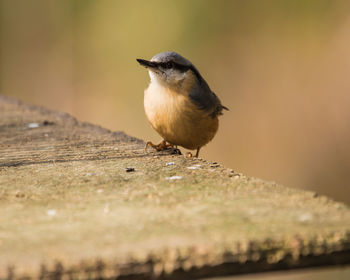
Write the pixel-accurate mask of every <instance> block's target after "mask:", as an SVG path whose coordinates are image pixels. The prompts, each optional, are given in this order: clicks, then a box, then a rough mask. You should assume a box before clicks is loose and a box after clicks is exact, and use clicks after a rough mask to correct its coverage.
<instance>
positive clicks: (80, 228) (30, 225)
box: [0, 96, 350, 279]
mask: <svg viewBox="0 0 350 280" xmlns="http://www.w3.org/2000/svg"><path fill="white" fill-rule="evenodd" d="M129 167H131V168H133V169H134V171H131V172H127V171H126V168H129ZM296 176H297V175H296ZM0 209H1V210H0V211H1V215H0V279H20V278H23V277H27V278H33V279H35V278H41V279H58V278H64V279H68V278H74V279H76V278H80V279H86V278H111V277H113V278H119V279H135V277H138V278H137V279H150V278H152V279H195V278H202V277H210V276H222V275H234V274H242V273H252V272H263V271H271V270H281V269H291V268H304V267H312V266H326V265H336V264H348V263H350V211H349V208H348V207H347V206H346V205H344V204H342V203H338V202H334V201H332V200H330V199H328V198H327V197H324V196H318V195H317V194H315V193H312V192H306V191H301V190H296V189H291V188H287V187H284V186H280V185H278V184H276V183H274V182H265V181H263V180H260V179H256V178H248V177H246V176H244V175H242V174H238V173H236V172H234V171H233V170H231V169H227V168H225V167H223V166H221V165H219V164H216V163H210V162H207V161H205V160H202V159H194V158H186V157H184V156H179V155H169V154H167V153H163V154H159V153H156V152H153V151H151V150H149V151H145V150H144V142H143V141H141V140H138V139H136V138H133V137H130V136H128V135H126V134H124V133H122V132H111V131H109V130H107V129H104V128H101V127H98V126H94V125H91V124H88V123H82V122H79V121H77V120H76V119H74V118H73V117H71V116H69V115H67V114H63V113H58V112H53V111H50V110H47V109H44V108H40V107H36V106H31V105H26V104H23V103H21V102H19V101H16V100H13V99H10V98H7V97H4V96H0Z"/></svg>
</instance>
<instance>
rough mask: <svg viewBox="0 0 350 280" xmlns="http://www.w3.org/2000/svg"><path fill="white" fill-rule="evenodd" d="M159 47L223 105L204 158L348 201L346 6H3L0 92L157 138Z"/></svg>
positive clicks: (64, 0) (67, 1)
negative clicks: (153, 72) (152, 103)
mask: <svg viewBox="0 0 350 280" xmlns="http://www.w3.org/2000/svg"><path fill="white" fill-rule="evenodd" d="M165 50H174V51H177V52H179V53H180V54H182V55H183V56H185V57H187V58H189V59H190V60H191V61H192V62H193V63H194V64H195V65H196V66H197V67H198V68H199V69H200V71H201V73H202V75H203V76H204V78H205V79H206V80H207V81H208V83H209V85H210V86H211V88H212V90H213V91H214V92H216V93H217V94H218V96H219V97H220V98H221V100H222V102H223V104H224V105H226V106H227V107H229V108H230V111H229V112H226V113H225V115H224V116H222V118H221V119H220V121H221V125H220V129H219V132H218V134H217V136H216V138H215V139H214V140H213V141H212V142H211V143H210V144H209V145H207V146H206V147H205V148H203V149H202V151H201V156H202V157H203V158H205V159H208V160H210V161H217V162H221V163H223V164H225V165H226V166H228V167H230V168H233V169H234V170H235V171H237V172H242V173H244V174H246V175H249V176H256V177H261V178H264V179H267V180H273V181H276V182H278V183H282V184H285V185H288V186H291V187H296V188H303V189H309V190H314V191H317V192H319V193H320V194H325V195H329V196H331V197H333V198H334V199H336V200H340V201H344V202H347V203H350V196H349V191H348V188H349V185H350V145H349V143H350V76H349V74H350V1H348V0H344V1H341V0H308V1H305V0H289V1H288V0H285V1H280V0H275V1H270V0H264V1H260V0H256V1H252V0H248V1H243V0H240V1H227V0H223V1H204V0H192V1H187V0H182V1H180V0H179V1H164V0H161V1H149V0H148V1H141V0H140V1H108V0H107V1H89V0H82V1H74V0H56V1H49V0H31V1H27V0H22V1H21V0H0V92H1V93H2V94H5V95H9V96H13V97H16V98H20V99H21V100H24V101H26V102H30V103H34V104H38V105H43V106H46V107H49V108H51V109H55V110H60V111H65V112H68V113H71V114H72V115H74V116H76V117H77V118H78V119H80V120H83V121H88V122H92V123H95V124H99V125H102V126H104V127H107V128H110V129H112V130H122V131H125V132H126V133H128V134H130V135H133V136H136V137H138V138H142V139H144V140H152V141H154V142H157V141H159V140H160V137H159V136H158V135H157V134H156V133H155V132H154V131H153V130H152V129H151V127H150V126H149V124H148V123H147V121H146V118H145V116H144V111H143V91H144V89H145V88H146V87H147V85H148V83H149V77H148V74H147V72H146V71H145V69H143V68H141V67H139V65H138V64H137V63H136V61H135V59H136V58H145V59H149V58H151V57H152V56H153V55H154V54H156V53H159V52H161V51H165ZM0 114H1V112H0ZM0 116H1V115H0Z"/></svg>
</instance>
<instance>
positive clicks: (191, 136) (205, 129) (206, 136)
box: [144, 83, 219, 149]
mask: <svg viewBox="0 0 350 280" xmlns="http://www.w3.org/2000/svg"><path fill="white" fill-rule="evenodd" d="M144 107H145V113H146V116H147V119H148V121H149V122H150V124H151V125H152V127H153V128H154V129H155V130H156V131H157V132H158V133H159V134H160V135H161V136H162V137H163V138H164V139H165V140H166V141H167V142H169V143H171V144H174V145H179V146H182V147H184V148H187V149H196V148H198V147H202V146H204V145H205V144H207V143H208V142H209V141H210V140H212V139H213V137H214V136H215V134H216V132H217V129H218V124H219V123H218V118H217V117H215V118H212V117H211V116H209V115H208V113H207V112H205V111H203V110H200V109H198V108H197V107H196V106H195V105H194V104H193V103H192V101H191V100H190V99H189V97H188V95H187V94H183V93H181V92H175V91H172V90H170V89H169V88H166V87H163V86H161V85H159V84H158V83H151V84H150V86H149V87H148V88H147V89H146V91H145V95H144Z"/></svg>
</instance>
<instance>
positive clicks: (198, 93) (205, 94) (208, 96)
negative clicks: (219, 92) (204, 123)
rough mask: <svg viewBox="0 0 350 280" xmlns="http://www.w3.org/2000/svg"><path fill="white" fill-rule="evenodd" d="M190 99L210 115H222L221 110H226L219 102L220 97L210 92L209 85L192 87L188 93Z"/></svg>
mask: <svg viewBox="0 0 350 280" xmlns="http://www.w3.org/2000/svg"><path fill="white" fill-rule="evenodd" d="M189 97H190V99H191V100H192V101H193V102H194V104H195V105H196V106H197V107H198V108H200V109H201V110H205V111H207V112H208V114H209V115H210V116H212V117H216V116H218V115H222V110H228V108H227V107H225V106H223V105H222V104H221V101H220V99H219V98H218V97H217V96H216V94H215V93H214V92H212V91H211V90H210V89H209V87H207V88H205V90H203V88H202V89H199V88H197V89H194V90H192V91H191V93H190V94H189Z"/></svg>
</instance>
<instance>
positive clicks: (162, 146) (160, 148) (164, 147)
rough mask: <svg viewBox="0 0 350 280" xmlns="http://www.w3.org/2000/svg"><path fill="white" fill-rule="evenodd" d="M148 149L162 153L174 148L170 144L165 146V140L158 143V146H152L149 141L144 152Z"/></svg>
mask: <svg viewBox="0 0 350 280" xmlns="http://www.w3.org/2000/svg"><path fill="white" fill-rule="evenodd" d="M148 147H152V148H153V149H156V150H157V151H158V152H160V151H164V150H167V149H170V148H174V145H172V144H167V143H166V141H165V140H163V141H162V142H160V143H159V144H158V145H155V144H153V143H152V142H151V141H148V142H147V143H146V147H145V150H147V148H148Z"/></svg>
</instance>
